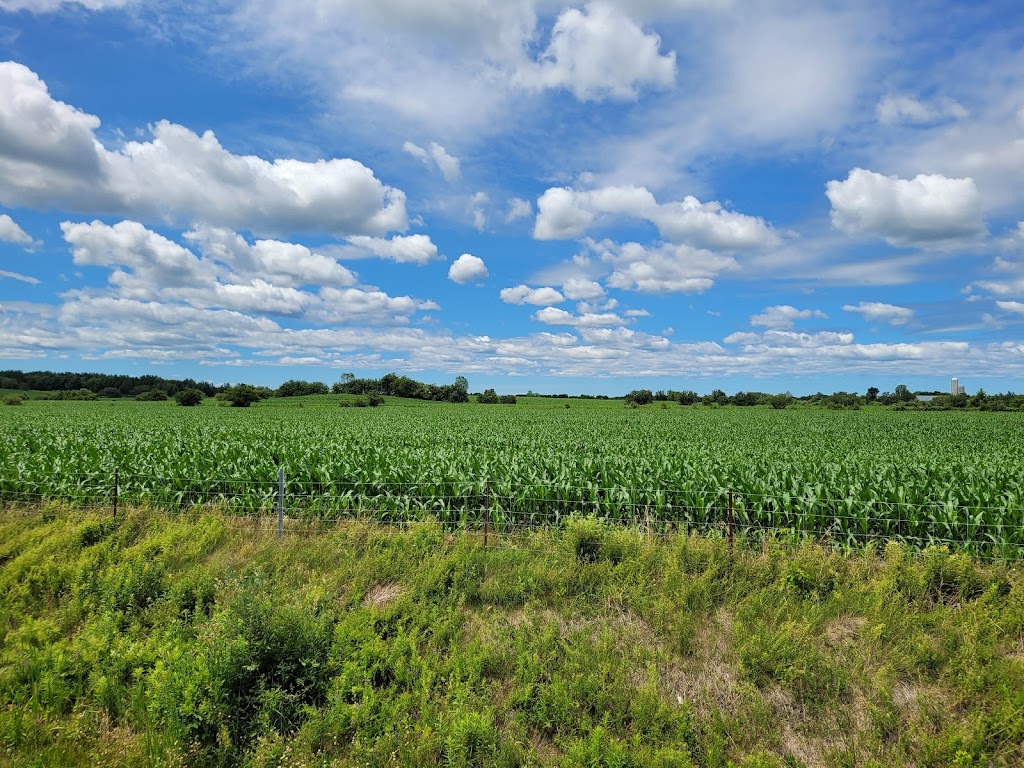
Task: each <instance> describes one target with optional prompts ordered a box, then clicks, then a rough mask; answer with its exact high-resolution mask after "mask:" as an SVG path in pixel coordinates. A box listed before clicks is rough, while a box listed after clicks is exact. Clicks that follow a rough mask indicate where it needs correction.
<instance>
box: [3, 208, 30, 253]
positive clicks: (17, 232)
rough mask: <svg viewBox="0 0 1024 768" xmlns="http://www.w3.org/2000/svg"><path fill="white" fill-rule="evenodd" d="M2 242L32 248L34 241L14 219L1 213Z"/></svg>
mask: <svg viewBox="0 0 1024 768" xmlns="http://www.w3.org/2000/svg"><path fill="white" fill-rule="evenodd" d="M0 242H5V243H15V244H16V245H24V246H30V245H32V242H33V241H32V238H31V237H29V235H28V232H26V231H25V230H24V229H22V228H21V227H19V226H18V223H17V222H16V221H15V220H14V219H12V218H11V217H10V216H9V215H7V214H6V213H0Z"/></svg>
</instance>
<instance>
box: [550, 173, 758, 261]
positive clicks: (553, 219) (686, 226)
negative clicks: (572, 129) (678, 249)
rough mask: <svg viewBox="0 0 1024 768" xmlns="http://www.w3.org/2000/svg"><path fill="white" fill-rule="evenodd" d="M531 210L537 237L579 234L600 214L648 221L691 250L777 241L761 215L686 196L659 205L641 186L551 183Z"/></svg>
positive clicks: (741, 246)
mask: <svg viewBox="0 0 1024 768" xmlns="http://www.w3.org/2000/svg"><path fill="white" fill-rule="evenodd" d="M537 209H538V213H537V220H536V223H535V225H534V230H533V236H534V237H535V238H536V239H538V240H564V239H570V238H574V237H579V236H580V235H582V234H583V233H584V232H586V231H587V230H588V229H589V228H590V227H591V225H593V224H594V222H595V221H596V219H597V218H598V216H599V215H602V214H604V215H609V216H628V217H630V218H636V219H643V220H646V221H649V222H651V223H652V224H654V225H655V226H656V227H657V228H658V231H659V232H660V233H661V236H662V237H664V238H665V239H666V240H669V241H671V242H677V243H687V244H688V245H692V246H694V247H696V248H722V249H725V250H737V249H745V248H756V247H758V246H764V245H771V244H773V243H775V242H776V241H777V240H778V238H777V236H776V235H775V233H774V232H773V231H772V230H771V228H770V227H769V226H768V225H767V224H766V223H765V222H764V220H763V219H760V218H756V217H754V216H747V215H744V214H742V213H735V212H733V211H727V210H724V209H723V208H722V206H721V205H720V204H719V203H717V202H708V203H702V202H700V200H698V199H697V198H695V197H692V196H687V197H685V198H683V200H682V201H679V202H671V203H665V204H663V205H660V204H659V203H658V202H657V200H655V198H654V195H653V194H651V192H650V191H649V190H647V189H646V188H644V187H634V186H609V187H600V188H597V189H592V190H575V189H571V188H569V187H552V188H550V189H548V190H546V191H545V192H544V194H542V195H541V196H540V198H539V199H538V200H537Z"/></svg>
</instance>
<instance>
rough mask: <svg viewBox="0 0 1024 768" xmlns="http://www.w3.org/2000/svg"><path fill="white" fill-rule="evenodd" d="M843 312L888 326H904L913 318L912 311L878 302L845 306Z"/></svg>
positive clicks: (863, 302) (864, 302)
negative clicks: (853, 313)
mask: <svg viewBox="0 0 1024 768" xmlns="http://www.w3.org/2000/svg"><path fill="white" fill-rule="evenodd" d="M843 311H844V312H855V313H856V314H859V315H861V316H863V317H864V319H865V320H868V321H870V322H877V323H888V324H889V325H906V324H907V323H909V322H910V320H911V318H913V317H914V310H912V309H909V308H908V307H898V306H896V305H895V304H883V303H882V302H878V301H862V302H860V303H859V304H855V305H854V304H846V305H844V306H843Z"/></svg>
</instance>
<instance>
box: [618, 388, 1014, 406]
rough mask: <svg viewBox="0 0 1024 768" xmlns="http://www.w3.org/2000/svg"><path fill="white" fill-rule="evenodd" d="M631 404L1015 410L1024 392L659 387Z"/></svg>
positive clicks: (639, 393) (639, 392)
mask: <svg viewBox="0 0 1024 768" xmlns="http://www.w3.org/2000/svg"><path fill="white" fill-rule="evenodd" d="M623 400H624V402H625V404H626V405H627V406H629V407H638V406H642V405H649V404H651V403H657V402H664V403H667V402H675V403H679V404H680V405H705V406H723V405H738V406H742V407H749V406H755V405H767V406H771V407H772V408H776V409H781V408H787V407H789V406H790V405H795V404H798V403H802V404H805V405H812V406H818V407H821V408H828V409H831V410H856V409H858V408H861V407H864V406H877V405H884V406H892V407H894V408H895V409H896V410H922V411H948V410H956V409H960V408H971V409H975V410H981V411H1015V410H1024V395H1018V394H1015V393H1013V392H1006V393H1003V394H994V395H990V394H987V393H986V392H985V390H983V389H979V390H978V391H977V392H976V393H975V394H973V395H966V394H962V395H951V394H946V393H943V392H911V391H910V388H909V387H907V386H906V385H905V384H899V385H897V386H896V388H895V389H894V390H893V391H892V392H882V391H881V390H879V389H878V387H869V388H868V390H867V391H866V392H865V393H864V394H863V395H860V394H857V393H855V392H842V391H840V392H833V393H832V394H829V395H827V394H824V393H823V392H816V393H815V394H813V395H803V396H801V397H796V396H794V395H792V394H790V393H789V392H784V393H781V394H778V393H777V394H772V393H769V392H744V391H740V392H737V393H735V394H733V395H727V394H726V393H725V392H724V391H723V390H721V389H714V390H712V391H711V392H710V393H709V394H706V395H699V394H697V393H696V392H694V391H693V390H684V391H676V390H672V389H669V390H658V391H656V392H655V391H652V390H650V389H634V390H633V391H632V392H629V393H627V394H626V395H625V397H624V398H623Z"/></svg>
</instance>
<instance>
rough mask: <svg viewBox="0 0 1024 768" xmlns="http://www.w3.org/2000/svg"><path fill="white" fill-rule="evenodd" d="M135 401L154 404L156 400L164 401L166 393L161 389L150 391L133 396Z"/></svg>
mask: <svg viewBox="0 0 1024 768" xmlns="http://www.w3.org/2000/svg"><path fill="white" fill-rule="evenodd" d="M135 399H136V400H142V401H144V402H156V401H157V400H166V399H167V393H166V392H164V391H163V390H162V389H151V390H149V391H148V392H143V393H142V394H139V395H136V396H135Z"/></svg>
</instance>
